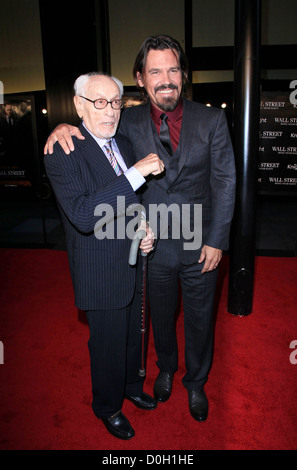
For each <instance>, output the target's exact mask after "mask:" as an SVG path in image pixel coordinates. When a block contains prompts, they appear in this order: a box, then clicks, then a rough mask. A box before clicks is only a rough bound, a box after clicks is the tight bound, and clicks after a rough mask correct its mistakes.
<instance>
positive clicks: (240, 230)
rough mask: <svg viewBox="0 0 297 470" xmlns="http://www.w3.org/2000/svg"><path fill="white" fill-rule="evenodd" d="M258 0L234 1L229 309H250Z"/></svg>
mask: <svg viewBox="0 0 297 470" xmlns="http://www.w3.org/2000/svg"><path fill="white" fill-rule="evenodd" d="M260 23H261V1H260V0H236V2H235V48H234V49H235V58H234V61H235V62H234V125H233V131H234V152H235V159H236V171H237V197H236V207H235V214H234V219H233V224H232V229H231V237H230V252H229V253H230V269H229V293H228V307H227V309H228V311H229V312H230V313H232V314H234V315H249V314H250V313H251V312H252V303H253V284H254V261H255V229H256V206H257V170H258V152H259V140H258V139H259V117H260V73H259V71H260V64H259V62H260V61H259V52H260Z"/></svg>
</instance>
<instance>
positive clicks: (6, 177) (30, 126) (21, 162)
mask: <svg viewBox="0 0 297 470" xmlns="http://www.w3.org/2000/svg"><path fill="white" fill-rule="evenodd" d="M36 158H37V157H36V125H35V119H34V98H33V97H31V96H17V97H16V96H13V95H5V96H4V102H3V104H1V105H0V185H1V186H15V187H18V186H29V187H30V186H32V182H33V180H34V177H35V173H36V161H37V160H36Z"/></svg>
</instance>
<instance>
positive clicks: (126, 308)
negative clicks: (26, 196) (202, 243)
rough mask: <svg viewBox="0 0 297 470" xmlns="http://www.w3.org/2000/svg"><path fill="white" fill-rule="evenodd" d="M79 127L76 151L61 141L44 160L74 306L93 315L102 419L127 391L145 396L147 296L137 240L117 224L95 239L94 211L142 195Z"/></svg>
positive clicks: (124, 144)
mask: <svg viewBox="0 0 297 470" xmlns="http://www.w3.org/2000/svg"><path fill="white" fill-rule="evenodd" d="M80 131H81V133H82V134H83V135H84V136H85V140H84V141H80V140H77V139H74V140H75V150H74V151H73V152H72V154H71V156H69V157H68V156H67V157H65V153H64V152H63V150H62V148H61V147H60V145H59V144H56V145H55V146H54V153H53V155H46V156H45V160H44V163H45V167H46V172H47V175H48V177H49V179H50V182H51V184H52V187H53V189H54V192H55V195H56V198H57V201H58V204H59V207H60V211H61V215H62V219H63V224H64V228H65V232H66V242H67V251H68V258H69V265H70V271H71V276H72V281H73V286H74V293H75V304H76V306H77V307H78V308H79V309H82V310H85V311H86V312H87V318H88V321H89V326H90V340H89V343H88V344H89V350H90V357H91V373H92V387H93V409H94V412H95V414H96V415H97V416H98V417H108V416H110V415H111V414H113V413H114V412H115V411H117V410H119V409H121V406H122V401H123V398H124V395H125V394H127V395H133V396H139V395H141V393H142V380H141V379H140V378H139V376H138V370H139V367H140V361H141V355H140V348H141V335H140V320H141V319H140V315H141V309H140V302H141V299H139V296H134V293H135V279H136V269H135V268H134V267H130V266H129V263H128V258H129V250H130V246H131V240H130V239H128V238H127V237H126V238H124V239H116V221H114V230H115V238H114V239H107V238H105V239H101V240H99V239H98V238H96V237H95V235H94V227H95V224H96V222H98V219H99V217H98V216H94V210H95V208H96V206H97V205H99V204H109V205H110V206H112V208H113V210H114V213H115V214H117V197H118V196H123V197H125V203H126V208H127V207H128V206H129V205H130V204H137V203H139V199H138V196H137V195H136V194H135V192H134V190H133V189H132V187H131V185H130V183H129V182H128V180H127V178H126V177H125V176H124V175H121V176H117V175H116V173H115V171H114V170H113V168H112V167H111V165H110V163H109V162H108V160H107V158H106V156H105V155H104V153H103V151H102V150H101V148H100V147H99V145H98V144H97V142H96V141H95V140H94V139H93V137H92V136H91V135H90V134H89V133H88V132H87V131H86V129H85V128H84V127H83V126H82V125H81V126H80ZM116 142H117V145H118V148H119V150H120V152H121V155H122V157H123V158H124V160H125V162H126V165H127V167H130V166H132V165H133V163H135V155H134V152H133V149H132V147H131V145H130V143H129V141H128V140H127V139H126V138H125V137H123V136H121V135H118V136H117V137H116ZM124 212H125V211H124ZM130 218H131V217H130ZM128 220H129V218H128V217H126V223H127V222H128ZM132 300H133V302H132ZM131 302H132V303H131ZM129 320H130V321H129ZM127 351H128V353H127ZM126 357H127V361H126Z"/></svg>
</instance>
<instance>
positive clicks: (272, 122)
mask: <svg viewBox="0 0 297 470" xmlns="http://www.w3.org/2000/svg"><path fill="white" fill-rule="evenodd" d="M294 82H296V85H297V80H295V81H294ZM294 82H292V83H293V84H295V83H294ZM259 137H260V138H259V176H258V185H259V190H260V191H263V192H267V193H272V194H273V193H274V192H276V191H277V192H283V193H284V194H288V193H295V194H297V100H296V92H295V91H294V90H293V91H288V92H279V93H276V92H263V93H262V94H261V103H260V136H259Z"/></svg>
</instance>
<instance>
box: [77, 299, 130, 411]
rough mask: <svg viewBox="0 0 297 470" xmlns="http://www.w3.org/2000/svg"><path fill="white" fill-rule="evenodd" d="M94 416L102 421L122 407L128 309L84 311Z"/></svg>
mask: <svg viewBox="0 0 297 470" xmlns="http://www.w3.org/2000/svg"><path fill="white" fill-rule="evenodd" d="M86 315H87V319H88V323H89V328H90V338H89V341H88V347H89V353H90V364H91V379H92V393H93V402H92V407H93V410H94V413H95V414H96V416H98V417H102V418H106V417H109V416H111V415H112V414H113V413H114V412H115V411H118V410H120V409H121V408H122V403H123V399H124V394H125V385H126V349H127V334H128V324H129V308H124V309H121V310H110V311H106V310H93V311H87V312H86Z"/></svg>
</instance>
